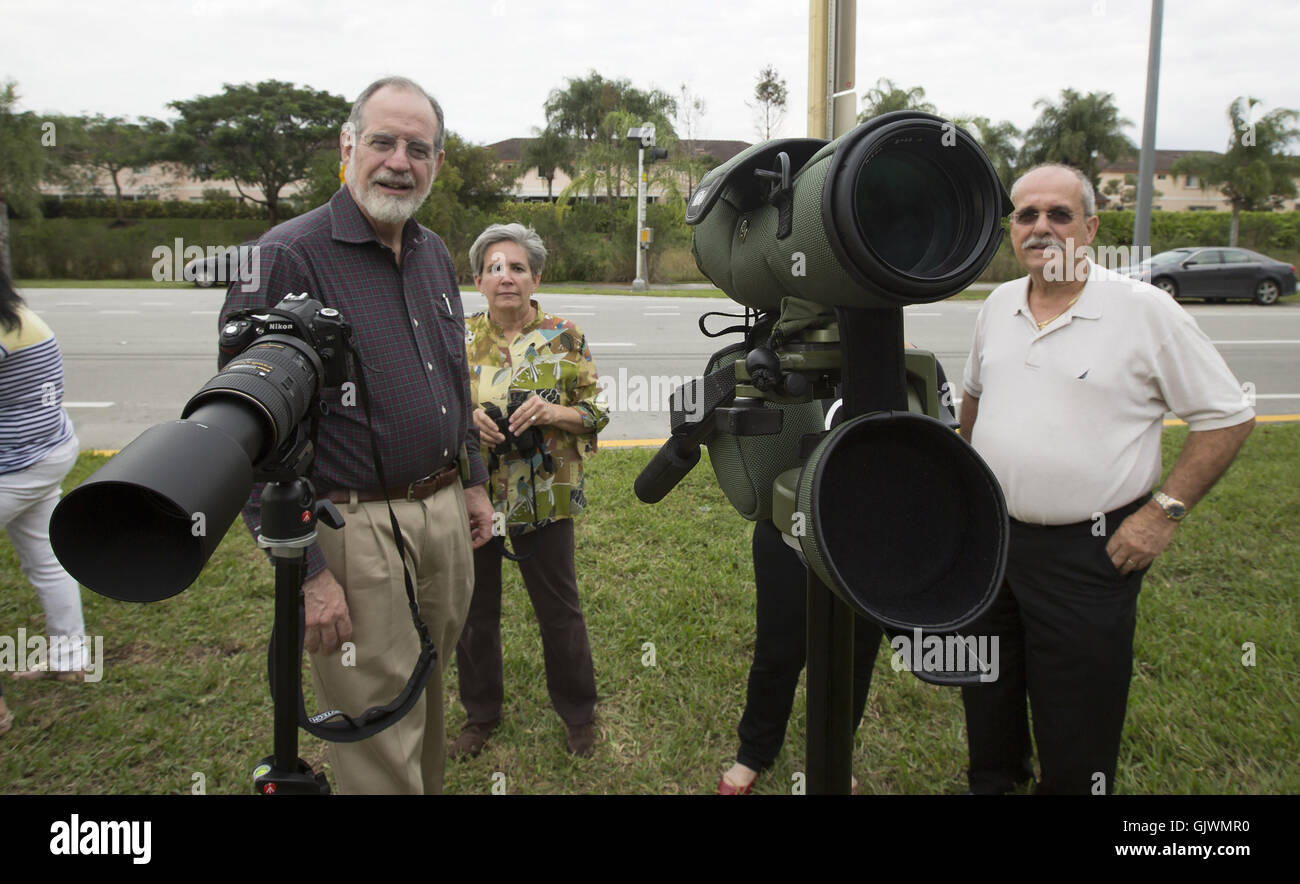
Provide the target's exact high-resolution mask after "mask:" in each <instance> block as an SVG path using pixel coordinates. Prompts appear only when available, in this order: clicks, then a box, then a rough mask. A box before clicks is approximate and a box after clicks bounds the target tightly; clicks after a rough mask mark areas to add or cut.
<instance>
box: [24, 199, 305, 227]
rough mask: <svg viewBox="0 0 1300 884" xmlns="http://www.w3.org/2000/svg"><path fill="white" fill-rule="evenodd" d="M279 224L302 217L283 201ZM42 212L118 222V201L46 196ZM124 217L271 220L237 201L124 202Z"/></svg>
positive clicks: (261, 211) (258, 208) (48, 215)
mask: <svg viewBox="0 0 1300 884" xmlns="http://www.w3.org/2000/svg"><path fill="white" fill-rule="evenodd" d="M279 211H280V220H281V221H285V220H287V219H289V218H292V217H293V216H294V215H297V214H299V212H298V208H297V206H296V205H295V203H294V202H293V201H292V200H289V199H282V200H280V206H279ZM41 212H42V214H43V215H44V216H45V217H46V218H116V217H117V201H116V200H114V199H113V198H111V197H107V198H98V199H63V200H61V199H59V198H57V197H51V196H47V197H44V198H43V200H42V202H41ZM122 217H124V218H130V219H139V218H211V219H220V218H225V219H230V220H251V219H255V218H262V219H265V218H267V217H268V215H267V211H266V206H263V205H261V204H259V203H252V202H245V201H243V200H237V199H233V198H232V199H223V200H200V201H195V202H184V201H182V200H123V201H122Z"/></svg>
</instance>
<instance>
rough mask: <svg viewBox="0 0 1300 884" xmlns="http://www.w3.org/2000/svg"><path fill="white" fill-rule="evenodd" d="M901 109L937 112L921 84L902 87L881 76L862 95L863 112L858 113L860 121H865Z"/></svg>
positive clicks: (928, 112) (929, 112)
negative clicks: (908, 87)
mask: <svg viewBox="0 0 1300 884" xmlns="http://www.w3.org/2000/svg"><path fill="white" fill-rule="evenodd" d="M901 110H913V111H921V112H922V113H927V114H933V113H936V111H935V109H934V105H932V104H930V102H928V101H926V100H925V90H924V89H922V88H921V87H920V86H914V87H912V88H911V89H901V88H899V87H898V86H897V85H895V83H894V81H893V80H890V79H888V78H886V77H881V78H880V79H879V80H877V81H876V85H875V86H873V87H871V88H870V89H868V90H867V94H866V95H864V96H862V113H860V114H858V122H859V123H865V122H866V121H867V120H869V119H871V118H872V117H878V116H880V115H881V114H887V113H891V112H892V111H901Z"/></svg>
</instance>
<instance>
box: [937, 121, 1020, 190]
mask: <svg viewBox="0 0 1300 884" xmlns="http://www.w3.org/2000/svg"><path fill="white" fill-rule="evenodd" d="M953 122H954V123H956V124H957V125H958V126H961V127H962V128H963V129H965V130H966V131H967V132H969V133H970V134H971V137H972V138H974V139H975V140H976V141H978V142H979V146H980V147H981V148H982V149H983V150H984V153H985V155H986V156H988V158H989V162H990V163H992V164H993V170H994V171H995V172H997V173H998V180H1000V181H1001V182H1002V186H1003V187H1005V188H1007V189H1008V190H1010V188H1011V185H1012V184H1013V183H1014V182H1015V178H1016V156H1017V154H1018V153H1019V148H1018V147H1017V146H1016V141H1017V140H1018V139H1019V138H1020V137H1021V132H1020V130H1019V129H1017V128H1016V127H1015V126H1014V125H1012V124H1011V123H1010V122H1009V121H1007V120H1003V121H1002V122H1000V123H993V122H990V121H989V118H988V117H957V118H955V119H954V120H953Z"/></svg>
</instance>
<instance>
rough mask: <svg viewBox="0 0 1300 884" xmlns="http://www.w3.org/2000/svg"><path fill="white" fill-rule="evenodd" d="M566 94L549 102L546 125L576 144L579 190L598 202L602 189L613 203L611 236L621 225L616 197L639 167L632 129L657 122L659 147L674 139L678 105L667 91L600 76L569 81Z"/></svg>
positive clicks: (553, 96) (557, 92) (559, 91)
mask: <svg viewBox="0 0 1300 884" xmlns="http://www.w3.org/2000/svg"><path fill="white" fill-rule="evenodd" d="M567 83H568V86H567V88H565V89H555V90H552V92H551V94H550V96H549V97H548V98H547V99H546V105H545V111H546V124H547V128H548V129H552V130H553V131H555V132H556V133H558V134H559V135H561V136H562V137H566V138H569V139H571V141H572V143H573V156H574V161H573V164H574V168H575V171H576V172H577V175H576V176H575V178H574V185H573V186H574V187H577V186H584V185H585V186H586V188H587V190H588V193H590V194H591V195H592V197H593V198H594V197H595V193H596V188H597V187H598V186H599V185H600V184H604V187H605V199H606V202H607V203H608V204H609V236H610V237H611V238H612V237H613V235H614V226H615V223H616V220H617V214H616V211H617V209H616V206H615V203H614V200H615V197H618V196H622V192H623V184H624V183H625V182H626V180H627V179H628V178H629V177H630V176H629V174H628V170H629V168H631V169H635V168H636V148H635V146H634V145H633V144H632V143H631V142H629V141H627V140H626V136H627V130H628V129H629V128H632V127H634V126H640V125H641V124H642V123H653V124H654V125H655V129H656V133H657V135H658V139H659V144H660V146H666V142H667V141H668V140H669V139H670V138H675V137H676V136H675V133H674V132H673V127H672V123H671V122H669V120H670V118H671V117H672V116H673V115H674V114H675V113H676V112H677V102H676V101H675V100H674V99H673V97H672V96H671V95H669V94H667V93H666V92H662V91H660V90H658V89H652V90H650V91H648V92H643V91H641V90H640V89H637V88H635V87H633V86H632V84H631V82H630V81H628V80H606V79H605V78H604V77H602V76H601V75H600V74H598V73H596V72H595V71H591V72H590V73H589V74H588V75H587V76H586V77H583V78H580V79H569V80H567Z"/></svg>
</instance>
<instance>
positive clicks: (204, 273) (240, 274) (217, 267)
mask: <svg viewBox="0 0 1300 884" xmlns="http://www.w3.org/2000/svg"><path fill="white" fill-rule="evenodd" d="M256 245H257V240H255V239H250V240H248V241H247V242H244V243H240V245H239V246H238V247H236V246H213V247H209V249H208V254H207V256H206V257H203V258H195V259H194V260H193V261H190V262H189V263H188V264H186V265H185V268H184V271H183V272H184V276H183V278H184V279H188V280H190V281H192V282H193V283H194V284H195V285H196V286H198V287H199V288H204V289H206V288H211V287H212V286H214V285H218V284H220V285H223V286H226V285H230V283H232V282H249V281H251V277H252V276H254V275H255V274H256V273H257V269H256V268H254V267H253V263H254V262H255V261H256V260H257V257H258V253H257V252H256V251H255V250H254V248H253V247H254V246H256ZM245 277H250V279H246V278H245Z"/></svg>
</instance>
